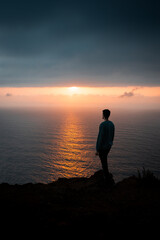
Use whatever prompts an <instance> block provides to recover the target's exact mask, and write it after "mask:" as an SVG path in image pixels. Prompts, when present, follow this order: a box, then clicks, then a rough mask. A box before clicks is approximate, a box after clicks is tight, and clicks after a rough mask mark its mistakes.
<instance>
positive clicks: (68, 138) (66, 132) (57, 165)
mask: <svg viewBox="0 0 160 240" xmlns="http://www.w3.org/2000/svg"><path fill="white" fill-rule="evenodd" d="M94 141H95V138H91V139H88V137H87V133H86V132H85V126H84V122H82V121H81V120H80V118H79V116H78V114H76V113H75V112H72V111H70V113H69V114H66V115H65V114H64V118H63V121H62V122H61V124H59V129H58V140H57V144H56V152H55V144H54V145H52V146H50V147H51V149H50V151H51V152H52V154H51V157H50V161H49V162H48V163H49V165H48V171H50V174H49V175H50V176H53V177H54V178H55V172H54V171H56V169H57V175H58V177H66V178H70V177H80V176H83V177H84V176H88V175H90V174H92V173H93V172H94V171H93V169H92V167H91V165H94V166H95V165H96V163H95V161H94V157H95V156H94V155H95V150H93V151H92V153H91V151H90V150H91V148H93V145H94V144H93V142H94ZM55 154H56V158H55ZM91 155H93V157H92V156H91ZM48 163H47V164H48ZM52 171H53V172H52ZM58 177H57V178H58ZM48 180H49V181H51V180H52V177H50V179H48Z"/></svg>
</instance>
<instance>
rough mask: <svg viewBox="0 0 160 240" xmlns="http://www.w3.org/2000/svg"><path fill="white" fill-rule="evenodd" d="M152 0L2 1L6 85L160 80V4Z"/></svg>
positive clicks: (0, 62) (2, 79)
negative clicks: (150, 2)
mask: <svg viewBox="0 0 160 240" xmlns="http://www.w3.org/2000/svg"><path fill="white" fill-rule="evenodd" d="M147 2H148V0H139V1H138V4H137V1H133V2H132V3H130V1H127V0H123V1H122V2H121V1H118V0H115V1H105V0H88V1H86V0H81V1H75V0H70V1H65V0H62V1H59V0H54V1H51V0H45V1H44V0H39V1H37V0H35V1H33V0H24V1H20V0H15V1H13V0H7V1H2V4H1V8H0V28H1V32H0V55H1V58H0V66H1V68H0V85H1V86H52V85H53V86H56V85H70V84H74V85H89V86H93V85H99V86H102V85H103V86H108V85H130V86H135V85H159V76H160V70H159V62H160V54H159V53H160V50H159V49H160V48H159V42H160V34H159V32H160V31H159V26H160V24H159V23H160V22H159V9H158V6H159V4H158V3H157V5H155V4H147ZM116 73H118V74H117V75H116ZM115 75H116V76H115ZM127 95H128V96H131V95H132V93H125V96H127Z"/></svg>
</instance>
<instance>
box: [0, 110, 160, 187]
mask: <svg viewBox="0 0 160 240" xmlns="http://www.w3.org/2000/svg"><path fill="white" fill-rule="evenodd" d="M159 119H160V112H158V111H144V112H134V111H128V112H127V111H121V112H120V111H119V112H118V111H116V110H115V111H112V115H111V117H110V120H112V121H113V122H114V123H115V126H116V134H115V141H114V146H113V148H112V150H111V152H110V154H109V159H108V162H109V169H110V171H111V172H112V173H113V175H114V178H115V180H116V181H119V180H122V179H123V178H124V177H127V176H130V175H132V174H137V169H139V170H141V169H142V168H143V167H145V168H146V169H150V170H151V171H153V172H154V173H155V174H156V175H157V176H158V177H160V161H159V159H160V144H159V143H160V121H159ZM101 121H102V119H101V111H98V110H95V109H94V111H93V110H83V111H82V110H79V111H76V110H63V111H62V110H54V109H45V110H44V109H41V110H40V109H39V110H38V109H30V110H29V109H25V110H22V109H16V110H15V109H12V110H11V109H1V110H0V183H2V182H8V183H10V184H15V183H18V184H24V183H27V182H34V183H35V182H43V183H47V182H51V181H53V180H55V179H57V178H59V177H75V176H90V175H92V174H93V173H94V172H95V171H97V170H99V169H101V164H100V161H99V158H98V157H96V156H95V145H96V138H97V134H98V127H99V124H100V122H101Z"/></svg>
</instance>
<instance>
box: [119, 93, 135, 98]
mask: <svg viewBox="0 0 160 240" xmlns="http://www.w3.org/2000/svg"><path fill="white" fill-rule="evenodd" d="M133 96H134V93H133V92H124V93H123V95H121V96H120V97H121V98H122V97H133Z"/></svg>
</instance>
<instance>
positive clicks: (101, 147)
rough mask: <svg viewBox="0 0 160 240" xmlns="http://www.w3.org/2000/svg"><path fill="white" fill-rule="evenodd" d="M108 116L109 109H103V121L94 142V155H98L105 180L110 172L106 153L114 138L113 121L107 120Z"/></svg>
mask: <svg viewBox="0 0 160 240" xmlns="http://www.w3.org/2000/svg"><path fill="white" fill-rule="evenodd" d="M109 116H110V110H108V109H104V110H103V119H104V121H103V122H102V123H101V124H100V126H99V133H98V137H97V144H96V151H97V152H96V155H99V158H100V160H101V164H102V169H103V173H104V179H105V181H107V180H108V179H109V178H110V174H109V171H108V161H107V157H108V153H109V151H110V150H111V147H112V145H113V140H114V132H115V127H114V124H113V122H111V121H109V120H108V118H109Z"/></svg>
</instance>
